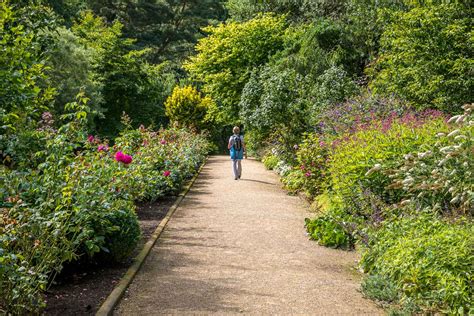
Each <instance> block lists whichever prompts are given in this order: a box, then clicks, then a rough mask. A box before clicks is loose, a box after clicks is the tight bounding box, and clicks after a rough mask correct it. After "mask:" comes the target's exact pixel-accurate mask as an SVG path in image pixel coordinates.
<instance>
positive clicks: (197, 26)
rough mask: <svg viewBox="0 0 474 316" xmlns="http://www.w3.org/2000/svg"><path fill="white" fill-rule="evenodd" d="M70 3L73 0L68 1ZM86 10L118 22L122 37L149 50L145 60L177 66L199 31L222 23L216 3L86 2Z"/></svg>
mask: <svg viewBox="0 0 474 316" xmlns="http://www.w3.org/2000/svg"><path fill="white" fill-rule="evenodd" d="M67 1H73V0H67ZM86 2H87V8H89V9H90V10H92V11H93V12H94V13H95V14H96V15H99V16H102V17H104V18H105V19H106V20H107V21H108V22H109V23H111V22H113V21H116V20H120V21H122V23H123V24H124V29H123V32H124V35H125V36H126V37H128V38H134V39H137V42H136V45H135V46H136V47H140V48H143V47H149V48H151V52H150V54H149V56H148V60H149V61H150V62H153V63H161V62H163V61H165V60H171V61H173V63H176V64H178V65H179V64H180V63H181V61H183V60H184V59H185V58H186V57H187V56H188V55H189V54H190V53H192V52H193V46H194V45H195V43H196V41H197V40H198V39H199V38H200V37H202V33H201V28H203V27H205V26H207V25H209V24H215V23H216V21H219V20H223V18H224V15H225V12H224V8H223V4H222V1H219V0H167V1H156V0H146V1H122V0H107V1H103V0H88V1H86Z"/></svg>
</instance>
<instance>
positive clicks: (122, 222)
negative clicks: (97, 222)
mask: <svg viewBox="0 0 474 316" xmlns="http://www.w3.org/2000/svg"><path fill="white" fill-rule="evenodd" d="M107 220H108V225H109V226H110V227H112V229H110V230H109V231H108V232H107V233H106V234H105V236H104V242H105V249H104V251H105V254H103V255H102V256H105V260H106V262H110V261H112V262H123V261H124V260H126V259H128V258H129V257H130V255H131V254H132V252H133V250H135V247H136V246H137V243H138V241H139V239H140V234H141V232H140V226H139V225H138V219H137V215H136V214H135V212H134V210H133V209H131V210H130V208H127V207H125V208H124V209H118V210H116V211H114V212H111V213H108V214H107Z"/></svg>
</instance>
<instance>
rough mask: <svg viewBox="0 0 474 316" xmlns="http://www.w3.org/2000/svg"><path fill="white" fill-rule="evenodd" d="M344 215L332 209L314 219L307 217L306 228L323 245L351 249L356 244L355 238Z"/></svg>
mask: <svg viewBox="0 0 474 316" xmlns="http://www.w3.org/2000/svg"><path fill="white" fill-rule="evenodd" d="M344 216H345V215H344V214H343V213H342V214H341V213H340V212H337V211H334V210H330V211H329V212H327V213H326V214H324V215H322V216H319V217H317V218H315V219H313V220H310V219H308V218H306V219H305V223H306V229H307V231H308V233H309V235H310V237H311V238H312V239H314V240H317V241H318V243H319V244H320V245H322V246H326V247H333V248H343V249H350V248H352V247H353V246H354V238H353V237H352V234H351V232H350V229H349V227H348V226H347V224H348V222H347V219H346V218H344Z"/></svg>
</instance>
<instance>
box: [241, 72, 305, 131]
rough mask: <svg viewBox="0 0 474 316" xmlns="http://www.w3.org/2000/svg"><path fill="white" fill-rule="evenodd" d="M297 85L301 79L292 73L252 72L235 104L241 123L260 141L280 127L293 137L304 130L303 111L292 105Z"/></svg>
mask: <svg viewBox="0 0 474 316" xmlns="http://www.w3.org/2000/svg"><path fill="white" fill-rule="evenodd" d="M301 84H302V78H301V76H299V75H297V74H296V73H295V72H294V71H292V70H284V71H281V72H280V71H277V69H274V68H266V69H264V70H263V71H261V72H259V73H258V74H257V73H254V74H253V75H252V77H251V78H250V80H249V81H248V82H247V84H246V85H245V87H244V90H243V91H242V95H241V100H240V103H239V108H240V116H241V118H242V121H243V124H244V125H245V126H247V127H248V128H249V129H251V130H252V131H255V132H257V133H258V134H259V136H260V137H263V138H268V137H269V136H270V135H271V134H272V133H277V132H278V131H279V130H281V129H283V128H286V129H289V130H290V131H291V133H292V134H294V135H298V132H300V133H301V132H302V131H304V130H305V127H306V124H305V120H304V116H305V114H306V112H305V110H304V109H303V108H301V106H300V104H298V103H297V102H295V100H297V98H298V87H299V86H300V85H301Z"/></svg>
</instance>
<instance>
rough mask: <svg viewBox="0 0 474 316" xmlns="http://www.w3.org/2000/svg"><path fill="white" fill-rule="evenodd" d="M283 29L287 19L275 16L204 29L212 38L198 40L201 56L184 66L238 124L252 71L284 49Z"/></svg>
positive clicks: (196, 56) (190, 60)
mask: <svg viewBox="0 0 474 316" xmlns="http://www.w3.org/2000/svg"><path fill="white" fill-rule="evenodd" d="M284 29H285V20H284V17H277V16H272V15H262V16H259V17H257V18H255V19H253V20H250V21H248V22H245V23H236V22H229V23H227V24H220V25H218V26H215V27H211V26H210V27H207V28H205V29H204V30H205V31H206V32H207V33H209V36H208V37H205V38H203V39H200V40H199V42H198V44H197V45H196V50H197V53H198V54H197V55H195V56H193V57H191V58H190V59H189V60H188V62H186V63H185V65H184V67H185V69H186V70H188V71H189V72H190V73H191V76H192V78H194V79H195V80H198V81H200V82H203V84H204V87H203V88H204V91H205V92H206V93H208V94H210V96H211V97H212V98H213V99H215V100H216V101H218V102H220V103H221V104H222V105H223V107H224V112H225V114H226V115H228V117H229V120H231V121H232V120H234V121H235V118H236V117H238V115H237V114H238V112H239V111H238V108H237V107H236V106H237V104H238V102H239V99H240V93H241V92H242V89H243V88H244V86H245V83H246V82H247V80H248V79H249V77H250V72H251V71H252V70H253V69H254V68H255V67H257V66H259V65H262V64H264V63H265V62H267V61H268V59H269V57H270V56H271V55H272V54H273V53H275V52H276V51H278V50H279V49H280V48H281V46H282V44H283V39H282V36H283V32H284Z"/></svg>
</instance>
